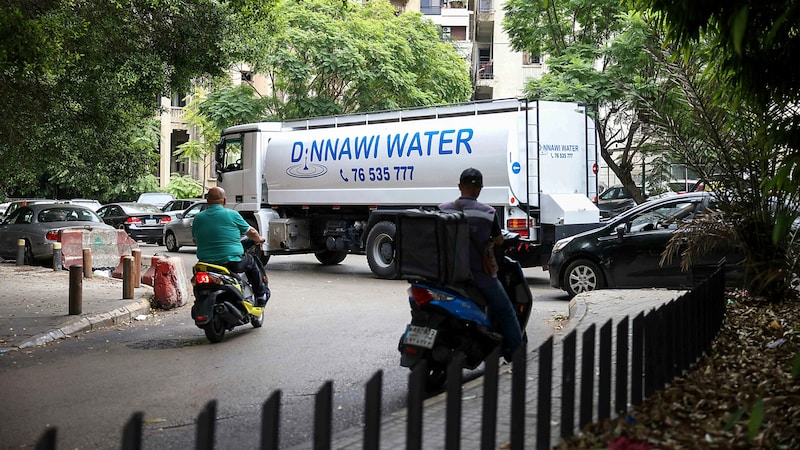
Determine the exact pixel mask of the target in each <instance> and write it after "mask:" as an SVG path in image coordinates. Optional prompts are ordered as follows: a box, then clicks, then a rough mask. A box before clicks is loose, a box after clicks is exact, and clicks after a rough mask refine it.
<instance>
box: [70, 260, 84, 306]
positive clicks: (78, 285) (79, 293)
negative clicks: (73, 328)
mask: <svg viewBox="0 0 800 450" xmlns="http://www.w3.org/2000/svg"><path fill="white" fill-rule="evenodd" d="M82 310H83V267H81V266H80V265H78V264H73V265H71V266H69V315H71V316H75V315H78V314H80V313H81V312H82Z"/></svg>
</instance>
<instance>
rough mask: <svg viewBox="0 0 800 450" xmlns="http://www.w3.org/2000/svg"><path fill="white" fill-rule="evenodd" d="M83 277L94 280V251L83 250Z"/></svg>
mask: <svg viewBox="0 0 800 450" xmlns="http://www.w3.org/2000/svg"><path fill="white" fill-rule="evenodd" d="M83 277H84V278H92V249H90V248H85V249H83Z"/></svg>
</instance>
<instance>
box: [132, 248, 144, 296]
mask: <svg viewBox="0 0 800 450" xmlns="http://www.w3.org/2000/svg"><path fill="white" fill-rule="evenodd" d="M131 255H132V256H133V268H134V270H135V271H136V274H135V275H134V277H133V287H136V288H138V287H140V286H141V283H142V249H140V248H135V249H133V250H131Z"/></svg>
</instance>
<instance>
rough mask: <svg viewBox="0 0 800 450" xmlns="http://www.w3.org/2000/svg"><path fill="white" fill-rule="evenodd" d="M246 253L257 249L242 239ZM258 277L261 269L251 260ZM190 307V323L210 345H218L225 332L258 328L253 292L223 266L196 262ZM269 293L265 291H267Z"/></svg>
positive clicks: (260, 322) (259, 314)
mask: <svg viewBox="0 0 800 450" xmlns="http://www.w3.org/2000/svg"><path fill="white" fill-rule="evenodd" d="M242 245H243V246H244V248H245V251H246V252H251V253H252V249H254V248H256V249H257V248H258V246H256V245H255V242H254V241H253V240H252V239H249V238H245V239H242ZM255 259H256V262H257V263H258V265H259V269H260V271H261V273H262V274H265V273H266V272H265V271H264V266H263V265H262V264H261V261H260V260H259V259H258V258H255ZM192 272H193V273H194V276H193V277H192V287H193V291H194V305H192V319H194V324H195V325H197V326H198V327H199V328H202V329H203V331H205V333H206V337H207V338H208V340H209V341H211V342H212V343H218V342H222V340H223V339H224V338H225V332H226V331H231V330H233V329H234V328H235V327H237V326H240V325H246V324H248V323H249V324H251V325H252V326H253V328H261V326H262V325H263V324H264V307H258V306H255V295H253V289H252V287H251V286H250V283H249V282H248V280H247V275H245V274H244V273H233V272H231V271H230V270H228V269H227V268H226V267H224V266H219V265H216V264H210V263H206V262H203V261H198V262H197V264H195V265H194V266H193V267H192ZM264 278H265V281H266V275H264ZM267 292H269V291H267Z"/></svg>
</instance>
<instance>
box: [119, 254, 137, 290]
mask: <svg viewBox="0 0 800 450" xmlns="http://www.w3.org/2000/svg"><path fill="white" fill-rule="evenodd" d="M134 274H135V272H134V270H133V257H131V256H126V257H124V258H122V298H123V299H131V298H133V276H134Z"/></svg>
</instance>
